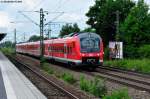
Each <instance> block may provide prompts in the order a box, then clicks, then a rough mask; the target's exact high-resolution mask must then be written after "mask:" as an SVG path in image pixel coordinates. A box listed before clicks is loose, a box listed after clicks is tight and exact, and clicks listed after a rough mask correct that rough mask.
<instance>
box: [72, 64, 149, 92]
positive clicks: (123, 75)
mask: <svg viewBox="0 0 150 99" xmlns="http://www.w3.org/2000/svg"><path fill="white" fill-rule="evenodd" d="M71 70H72V69H71ZM75 71H76V70H75ZM80 72H82V73H85V74H87V75H91V76H99V77H102V78H105V79H107V80H109V81H113V82H117V83H120V84H122V85H126V86H129V87H133V88H135V89H138V90H141V91H147V92H150V75H147V74H141V73H137V72H133V71H127V70H121V69H117V68H110V67H104V66H103V67H99V68H97V69H96V70H95V71H90V72H88V71H87V70H80Z"/></svg>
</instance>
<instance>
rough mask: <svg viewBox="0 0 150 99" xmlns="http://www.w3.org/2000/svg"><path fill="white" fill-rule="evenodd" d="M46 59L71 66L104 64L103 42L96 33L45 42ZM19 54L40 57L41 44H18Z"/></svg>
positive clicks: (80, 34)
mask: <svg viewBox="0 0 150 99" xmlns="http://www.w3.org/2000/svg"><path fill="white" fill-rule="evenodd" d="M44 46H45V50H44V57H46V58H49V59H54V60H56V61H59V62H63V63H68V64H70V65H89V66H90V65H94V66H98V65H101V64H102V63H103V42H102V39H101V37H100V36H99V35H97V34H95V33H72V34H70V35H68V36H66V37H65V38H59V39H51V40H45V41H44ZM17 52H19V53H25V54H30V55H34V56H39V55H40V42H39V41H38V42H28V43H21V44H17Z"/></svg>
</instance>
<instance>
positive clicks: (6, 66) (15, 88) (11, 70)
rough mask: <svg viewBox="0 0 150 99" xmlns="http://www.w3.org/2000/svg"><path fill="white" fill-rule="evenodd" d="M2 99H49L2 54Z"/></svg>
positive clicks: (0, 93) (0, 96) (0, 81)
mask: <svg viewBox="0 0 150 99" xmlns="http://www.w3.org/2000/svg"><path fill="white" fill-rule="evenodd" d="M0 99H47V98H46V97H45V96H44V95H43V94H42V93H41V92H40V91H39V90H38V89H37V88H36V87H35V86H34V85H33V84H32V83H31V82H30V81H29V80H28V79H27V78H26V77H25V76H24V75H23V74H22V73H21V72H20V71H19V70H18V69H17V68H16V67H15V66H14V65H13V64H12V63H11V62H10V61H9V60H8V58H7V57H5V56H4V55H3V54H2V53H1V52H0Z"/></svg>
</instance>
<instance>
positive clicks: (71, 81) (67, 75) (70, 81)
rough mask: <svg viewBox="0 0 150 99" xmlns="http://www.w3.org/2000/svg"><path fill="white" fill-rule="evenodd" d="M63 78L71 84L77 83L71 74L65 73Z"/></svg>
mask: <svg viewBox="0 0 150 99" xmlns="http://www.w3.org/2000/svg"><path fill="white" fill-rule="evenodd" d="M61 78H62V79H63V80H64V81H66V82H68V83H70V84H74V83H75V82H76V80H75V78H74V76H73V75H72V74H70V73H64V74H63V75H62V77H61Z"/></svg>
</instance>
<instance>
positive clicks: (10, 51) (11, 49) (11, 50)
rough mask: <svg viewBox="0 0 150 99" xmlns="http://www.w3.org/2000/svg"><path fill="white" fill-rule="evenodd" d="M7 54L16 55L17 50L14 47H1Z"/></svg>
mask: <svg viewBox="0 0 150 99" xmlns="http://www.w3.org/2000/svg"><path fill="white" fill-rule="evenodd" d="M0 50H1V51H2V52H3V53H4V54H5V55H14V52H15V50H14V49H13V48H6V47H5V48H1V49H0Z"/></svg>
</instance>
